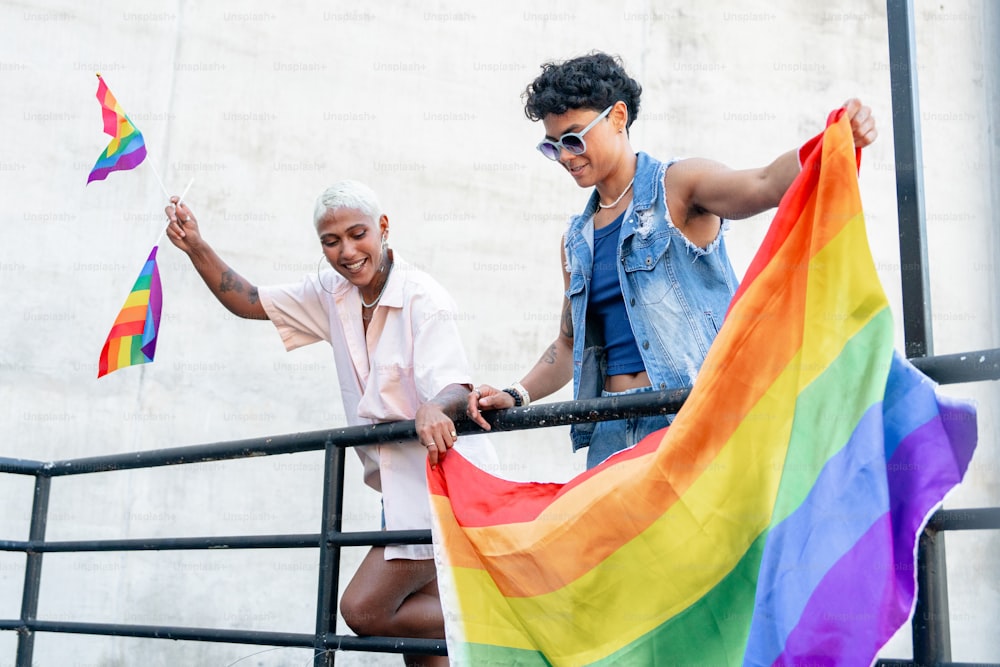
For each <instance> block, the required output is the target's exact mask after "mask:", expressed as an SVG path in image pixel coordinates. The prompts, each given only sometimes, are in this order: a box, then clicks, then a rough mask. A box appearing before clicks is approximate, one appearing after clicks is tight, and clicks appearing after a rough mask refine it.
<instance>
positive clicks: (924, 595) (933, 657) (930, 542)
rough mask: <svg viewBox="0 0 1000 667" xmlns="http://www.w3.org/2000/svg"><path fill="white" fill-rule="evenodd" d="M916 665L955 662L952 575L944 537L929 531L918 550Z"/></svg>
mask: <svg viewBox="0 0 1000 667" xmlns="http://www.w3.org/2000/svg"><path fill="white" fill-rule="evenodd" d="M912 628H913V662H914V663H915V664H916V665H928V666H929V665H937V664H940V663H942V662H951V621H950V619H949V613H948V572H947V562H946V559H945V550H944V533H941V532H938V531H936V530H931V529H930V528H925V529H924V532H923V533H921V534H920V543H919V546H918V547H917V604H916V608H915V609H914V612H913V623H912Z"/></svg>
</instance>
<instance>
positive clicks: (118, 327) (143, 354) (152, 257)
mask: <svg viewBox="0 0 1000 667" xmlns="http://www.w3.org/2000/svg"><path fill="white" fill-rule="evenodd" d="M158 248H159V246H153V251H152V252H150V253H149V258H148V259H147V260H146V264H145V265H144V266H143V267H142V271H141V272H140V273H139V278H138V279H137V280H136V281H135V285H133V286H132V291H131V293H129V295H128V298H127V299H125V305H124V306H122V309H121V312H120V313H118V318H117V319H116V320H115V323H114V325H113V326H112V327H111V333H109V334H108V339H107V341H105V343H104V349H102V350H101V359H100V362H99V363H98V369H97V377H102V376H104V375H107V374H108V373H111V372H112V371H116V370H118V369H119V368H125V367H126V366H135V365H137V364H145V363H149V362H150V361H152V360H153V354H154V353H155V352H156V330H157V328H158V327H159V326H160V309H161V307H162V306H163V292H162V290H161V288H160V271H159V269H158V268H157V266H156V250H157V249H158Z"/></svg>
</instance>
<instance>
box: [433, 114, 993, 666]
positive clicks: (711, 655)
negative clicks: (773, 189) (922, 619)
mask: <svg viewBox="0 0 1000 667" xmlns="http://www.w3.org/2000/svg"><path fill="white" fill-rule="evenodd" d="M817 139H818V140H817V141H816V145H815V148H814V149H813V151H812V152H811V153H810V155H809V157H808V158H807V159H806V161H805V164H804V166H803V169H802V172H801V173H800V175H799V176H798V178H797V180H796V181H795V182H794V183H793V185H792V187H791V188H790V189H789V191H788V192H787V193H786V196H785V198H784V199H783V200H782V203H781V205H780V207H779V209H778V212H777V213H776V215H775V219H774V222H773V223H772V226H771V229H770V231H769V233H768V235H767V237H766V239H765V241H764V243H763V244H762V247H761V248H760V251H759V252H758V254H757V256H756V258H755V259H754V261H753V262H752V264H751V266H750V268H749V270H748V273H747V276H746V277H745V278H744V282H743V284H742V286H741V288H740V289H739V291H738V292H737V294H736V296H735V298H734V301H733V303H732V305H731V306H730V311H729V313H728V315H727V318H726V321H725V324H724V326H723V327H722V330H721V332H720V333H719V336H718V338H717V340H716V342H715V344H714V345H713V347H712V349H711V350H710V352H709V355H708V357H707V358H706V360H705V363H704V365H703V368H702V369H701V372H700V374H699V376H698V379H697V381H696V383H695V386H694V388H693V390H692V393H691V395H690V397H689V399H688V400H687V402H686V403H685V405H684V407H683V408H682V409H681V410H680V412H679V413H678V415H677V417H676V420H675V421H674V423H673V425H672V426H671V427H670V428H669V429H667V430H665V431H660V432H658V433H654V434H652V435H651V436H649V437H648V438H646V439H645V440H644V441H642V442H641V443H639V444H638V445H637V446H636V447H634V448H632V449H631V450H627V451H625V452H621V453H619V454H618V455H616V456H614V457H611V458H610V459H608V460H607V461H605V462H604V463H603V464H601V465H600V466H598V467H596V468H594V469H592V470H589V471H587V472H586V473H583V474H582V475H580V476H579V477H577V478H575V479H573V480H571V481H570V482H568V483H565V484H545V483H518V482H509V481H505V480H501V479H498V478H495V477H493V476H491V475H489V474H487V473H485V472H483V471H481V470H479V469H477V468H475V467H474V466H472V465H471V464H469V463H468V462H467V461H466V460H464V459H462V458H461V456H459V455H458V454H457V453H455V452H451V453H449V455H448V457H447V458H446V459H445V460H444V462H443V464H442V465H439V466H437V468H436V469H434V470H431V469H429V468H428V479H429V482H430V491H431V504H432V507H433V511H434V517H435V525H434V538H435V544H437V545H438V547H439V548H438V549H437V556H438V572H439V585H440V589H441V595H442V603H443V606H444V611H445V621H446V631H447V642H448V652H449V655H450V656H451V661H452V664H454V665H476V666H480V665H505V666H506V665H574V666H576V665H592V664H597V665H643V666H646V665H713V666H714V665H740V664H743V665H870V664H871V662H872V661H873V660H874V658H875V656H876V655H877V652H878V650H879V649H880V647H882V646H883V645H884V644H885V642H886V641H887V640H888V639H889V638H891V637H892V635H893V634H894V633H895V631H896V630H897V629H898V628H899V627H900V626H901V625H902V624H903V623H904V622H905V621H906V619H907V618H908V617H909V615H910V613H911V609H912V605H913V600H914V589H915V568H914V558H915V557H914V552H915V544H916V539H917V536H918V535H919V532H920V531H921V530H922V527H923V525H924V523H925V521H926V519H927V517H928V516H929V514H930V513H931V512H932V511H933V510H934V508H935V507H936V506H938V505H939V504H940V502H941V501H942V499H943V498H944V495H945V494H946V493H947V492H948V491H949V490H950V489H951V488H952V487H953V486H954V485H956V484H958V483H959V481H960V480H961V479H962V477H963V475H964V474H965V470H966V468H967V466H968V463H969V460H970V459H971V457H972V453H973V450H974V449H975V445H976V437H977V434H976V415H975V411H974V410H973V409H972V407H971V406H969V405H967V404H965V403H963V402H960V401H955V400H949V399H946V398H944V397H941V396H938V395H937V392H936V385H935V384H934V383H933V382H932V381H930V380H929V379H928V378H926V377H925V376H923V375H922V374H921V373H919V372H918V371H917V370H916V369H915V368H914V367H913V366H912V365H910V364H909V363H908V362H907V361H906V360H905V359H904V358H903V357H901V356H900V355H899V354H898V353H896V352H895V350H894V349H893V324H892V319H891V315H890V311H889V307H888V302H887V299H886V296H885V293H884V292H883V290H882V288H881V285H880V283H879V279H878V275H877V274H876V271H875V267H874V262H873V260H872V257H871V253H870V250H869V248H868V243H867V236H866V234H865V222H864V217H863V214H862V209H861V200H860V196H859V194H858V185H857V165H858V163H857V162H856V159H857V156H856V154H855V149H854V146H853V141H852V136H851V129H850V125H849V123H848V121H847V119H846V117H844V116H843V113H842V112H834V114H831V117H830V120H829V122H828V125H827V128H826V130H825V132H824V133H822V134H821V135H820V137H818V138H817Z"/></svg>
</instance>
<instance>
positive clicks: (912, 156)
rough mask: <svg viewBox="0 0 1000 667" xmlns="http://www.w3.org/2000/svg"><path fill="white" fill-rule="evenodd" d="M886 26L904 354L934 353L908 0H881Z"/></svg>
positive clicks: (914, 55)
mask: <svg viewBox="0 0 1000 667" xmlns="http://www.w3.org/2000/svg"><path fill="white" fill-rule="evenodd" d="M886 10H887V12H886V13H887V18H888V25H889V81H890V84H891V87H892V135H893V146H894V148H895V155H896V208H897V211H898V214H899V269H900V280H901V282H902V290H903V291H902V296H903V333H904V338H905V350H906V356H907V357H909V358H912V357H926V356H929V355H931V354H934V350H933V347H934V346H933V342H932V328H931V293H930V279H929V276H928V271H927V229H926V222H925V214H924V175H923V174H924V165H923V154H922V148H921V141H920V99H919V94H918V92H917V45H916V32H915V30H914V16H913V1H912V0H886Z"/></svg>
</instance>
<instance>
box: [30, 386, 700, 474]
mask: <svg viewBox="0 0 1000 667" xmlns="http://www.w3.org/2000/svg"><path fill="white" fill-rule="evenodd" d="M688 393H689V392H688V390H679V391H673V392H665V391H664V392H655V393H654V392H647V393H643V394H633V395H630V396H621V397H611V398H594V399H588V400H584V401H561V402H556V403H541V404H538V405H532V406H529V407H526V408H510V409H509V410H498V411H495V412H488V413H484V417H485V418H486V421H487V422H489V423H490V424H491V425H492V426H493V428H494V429H495V430H498V431H511V430H517V429H528V428H543V427H548V426H560V425H565V424H574V423H580V422H588V421H601V420H605V419H621V418H624V417H627V416H633V415H652V414H672V413H674V412H676V411H677V410H678V409H680V406H681V404H683V402H684V399H685V398H686V397H687V395H688ZM455 426H456V429H457V430H458V432H459V433H482V429H481V428H480V427H479V426H478V425H477V424H475V423H473V422H471V421H468V420H461V421H459V422H458V423H456V424H455ZM415 437H416V432H415V430H414V424H413V420H412V419H411V420H405V421H398V422H389V423H385V424H372V425H370V426H346V427H343V428H338V429H331V430H325V431H308V432H304V433H289V434H283V435H274V436H267V437H262V438H249V439H245V440H233V441H227V442H216V443H209V444H204V445H191V446H187V447H173V448H169V449H154V450H147V451H139V452H129V453H126V454H111V455H107V456H93V457H87V458H79V459H68V460H63V461H52V462H49V463H45V464H44V465H43V466H42V471H41V474H44V475H47V476H50V477H60V476H64V475H82V474H88V473H95V472H109V471H113V470H133V469H137V468H155V467H159V466H167V465H180V464H188V463H205V462H208V461H221V460H227V459H239V458H248V457H254V456H275V455H278V454H294V453H299V452H307V451H316V450H320V449H325V448H326V445H327V443H328V442H329V443H332V444H333V445H334V446H338V447H357V446H358V445H368V444H372V443H378V442H395V441H399V440H412V439H414V438H415Z"/></svg>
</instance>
